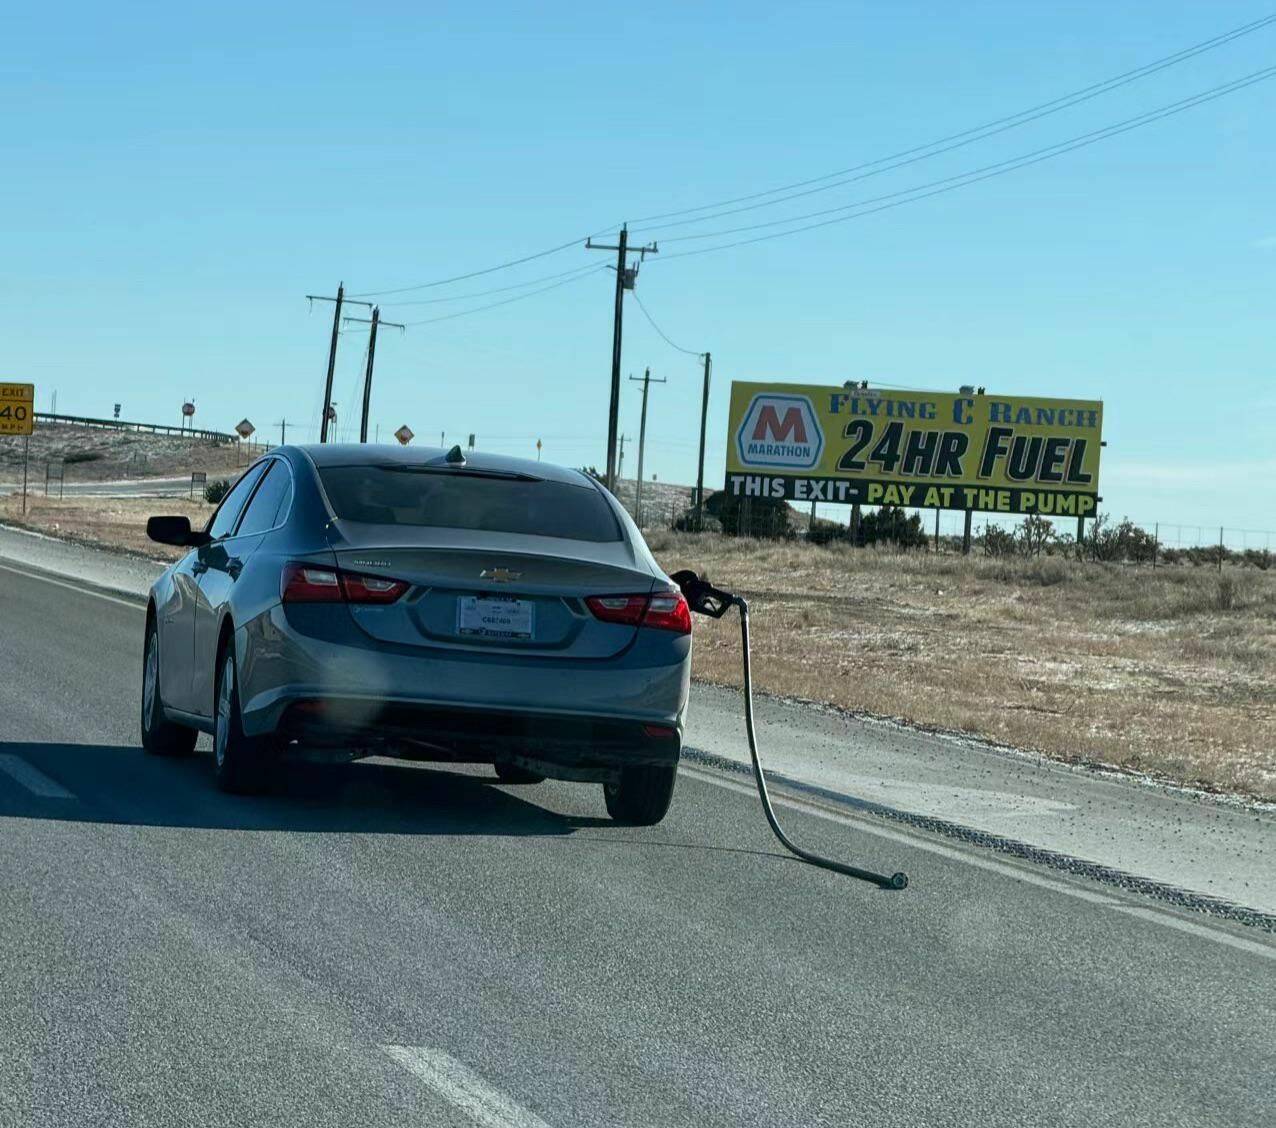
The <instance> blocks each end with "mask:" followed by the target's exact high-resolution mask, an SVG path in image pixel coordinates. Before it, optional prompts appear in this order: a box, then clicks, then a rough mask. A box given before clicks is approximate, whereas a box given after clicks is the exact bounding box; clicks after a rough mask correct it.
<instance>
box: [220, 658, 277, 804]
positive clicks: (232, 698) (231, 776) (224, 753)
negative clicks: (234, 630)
mask: <svg viewBox="0 0 1276 1128" xmlns="http://www.w3.org/2000/svg"><path fill="white" fill-rule="evenodd" d="M269 748H270V741H268V740H263V739H260V738H253V737H250V736H246V735H245V734H244V726H243V718H242V717H241V715H240V711H239V675H238V670H237V668H236V665H235V645H234V642H233V641H230V642H227V644H226V649H225V652H224V653H223V654H222V655H221V657H220V659H219V661H218V671H217V683H216V688H215V689H214V692H213V775H214V777H215V778H216V780H217V786H218V787H219V788H221V790H222V791H229V792H231V793H233V794H236V795H251V794H252V793H254V792H257V791H261V790H262V789H263V788H264V787H265V786H266V781H267V778H268V774H269V769H270V759H269V754H268V753H269Z"/></svg>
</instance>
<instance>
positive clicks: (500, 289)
mask: <svg viewBox="0 0 1276 1128" xmlns="http://www.w3.org/2000/svg"><path fill="white" fill-rule="evenodd" d="M593 269H595V268H594V267H593V266H584V267H582V266H573V267H572V268H571V270H564V271H561V272H560V273H558V274H546V275H543V276H542V277H540V278H529V279H528V280H527V281H526V282H515V283H514V284H513V285H510V286H496V287H494V288H493V289H491V290H475V291H472V292H471V293H468V294H451V295H449V296H448V297H446V298H417V299H415V300H414V301H410V302H387V303H386V306H387V308H388V307H390V306H393V307H395V308H396V309H397V308H398V307H399V306H418V305H437V304H438V303H439V302H463V301H467V300H468V299H470V298H485V297H487V296H488V294H505V293H508V292H509V291H510V290H522V289H524V288H526V287H527V286H535V285H536V284H537V283H538V282H551V281H553V280H554V279H555V278H566V277H567V276H568V275H569V274H588V273H589V272H590V271H591V270H593Z"/></svg>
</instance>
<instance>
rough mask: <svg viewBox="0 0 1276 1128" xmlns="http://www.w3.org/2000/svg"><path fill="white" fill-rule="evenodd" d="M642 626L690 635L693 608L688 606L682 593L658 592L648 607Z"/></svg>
mask: <svg viewBox="0 0 1276 1128" xmlns="http://www.w3.org/2000/svg"><path fill="white" fill-rule="evenodd" d="M642 625H643V626H644V627H655V628H657V629H658V630H662V631H676V632H677V633H678V634H690V633H691V608H690V607H688V606H687V601H686V600H685V599H684V598H683V596H682V592H680V591H669V592H658V593H657V594H655V595H653V596H652V597H651V602H650V603H649V604H648V605H647V614H646V615H644V616H643V617H642Z"/></svg>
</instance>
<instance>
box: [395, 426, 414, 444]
mask: <svg viewBox="0 0 1276 1128" xmlns="http://www.w3.org/2000/svg"><path fill="white" fill-rule="evenodd" d="M394 437H395V438H396V439H398V440H399V442H401V443H402V444H403V445H404V446H407V445H408V443H410V442H411V441H412V440H413V438H414V437H415V434H414V432H413V430H412V428H411V427H409V426H408V425H407V424H406V423H404V424H403V426H402V427H400V428H399V429H398V430H397V431H395V432H394Z"/></svg>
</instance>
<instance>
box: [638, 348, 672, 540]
mask: <svg viewBox="0 0 1276 1128" xmlns="http://www.w3.org/2000/svg"><path fill="white" fill-rule="evenodd" d="M629 379H630V380H632V381H633V382H634V383H635V384H641V385H642V422H641V423H640V424H639V425H638V487H637V489H636V490H635V491H634V521H635V522H636V523H637V525H638V528H640V529H641V528H642V456H643V451H644V450H645V449H646V446H647V392H648V390H649V389H650V387H651V385H652V383H653V381H652V379H651V369H650V368H648V369H647V371H646V372H645V373H644V374H643V378H642V379H641V380H639V379H638V378H637V377H636V376H630V377H629ZM654 383H657V384H666V383H668V381H667V380H663V379H661V380H656V381H654Z"/></svg>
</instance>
